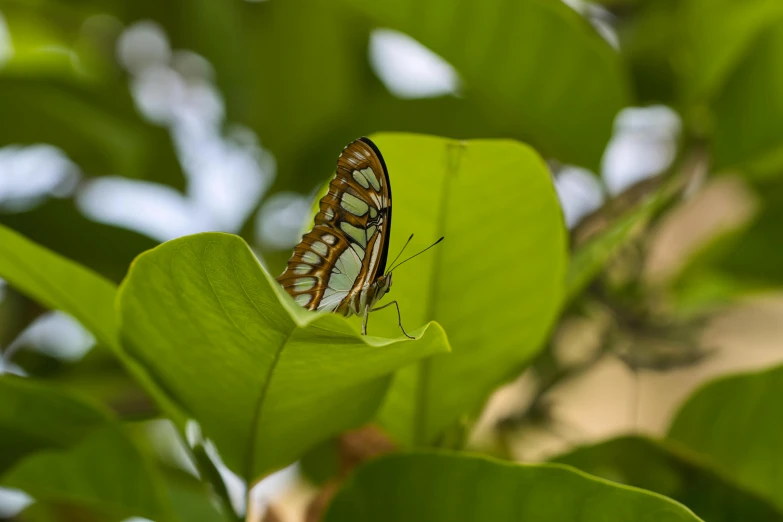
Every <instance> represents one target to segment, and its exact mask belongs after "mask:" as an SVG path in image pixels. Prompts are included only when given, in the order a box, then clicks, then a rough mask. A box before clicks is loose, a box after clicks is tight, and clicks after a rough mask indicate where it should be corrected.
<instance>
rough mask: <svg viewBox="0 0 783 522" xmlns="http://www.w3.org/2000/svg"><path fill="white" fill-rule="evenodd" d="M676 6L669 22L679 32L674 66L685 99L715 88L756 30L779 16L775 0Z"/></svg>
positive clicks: (781, 10) (709, 94)
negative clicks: (679, 76) (677, 26)
mask: <svg viewBox="0 0 783 522" xmlns="http://www.w3.org/2000/svg"><path fill="white" fill-rule="evenodd" d="M675 4H677V2H675ZM678 9H679V12H676V13H672V15H673V16H672V19H671V20H670V22H672V21H673V22H674V23H676V24H679V30H680V31H681V33H680V34H681V36H682V42H681V43H680V45H681V47H680V49H678V51H679V54H678V55H677V60H678V71H679V72H680V74H681V76H682V78H681V84H682V87H681V88H682V95H683V98H684V100H686V101H689V102H696V101H704V100H710V99H712V98H713V97H714V96H715V95H716V94H717V93H718V92H720V89H721V88H722V86H723V84H724V82H725V81H726V78H727V77H728V76H729V75H730V74H731V73H732V72H733V71H734V70H735V69H736V66H737V64H738V63H739V62H741V61H742V59H743V58H744V56H745V55H746V53H747V52H748V50H749V49H750V48H751V46H752V45H753V43H754V42H755V41H756V40H757V38H758V36H759V34H760V33H761V32H762V31H763V30H764V29H765V28H767V27H769V26H770V25H771V24H773V23H775V21H776V19H779V18H780V16H781V15H783V4H781V3H780V2H779V1H777V0H745V1H743V2H737V1H735V0H686V1H683V2H679V5H678Z"/></svg>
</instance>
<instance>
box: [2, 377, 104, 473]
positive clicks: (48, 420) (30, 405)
mask: <svg viewBox="0 0 783 522" xmlns="http://www.w3.org/2000/svg"><path fill="white" fill-rule="evenodd" d="M108 419H109V415H108V414H107V413H106V412H103V411H100V410H98V409H96V408H95V407H93V406H90V405H88V404H85V403H83V402H80V401H77V400H74V399H73V398H71V397H70V396H67V395H64V394H63V393H62V392H61V391H59V390H56V389H54V388H50V387H44V386H41V385H39V384H36V383H35V382H33V381H30V380H27V379H21V378H17V377H14V376H11V375H3V376H1V377H0V475H1V474H2V473H4V472H5V471H7V470H8V469H9V468H10V467H11V466H12V465H13V464H15V463H16V462H18V461H19V460H21V459H22V458H24V457H25V456H27V455H29V454H31V453H34V452H36V451H39V450H41V449H46V448H68V447H70V446H73V445H75V444H77V443H78V442H79V441H81V440H82V439H84V437H85V436H86V435H87V434H88V433H90V432H91V431H93V430H95V429H96V428H97V427H99V426H102V425H104V424H106V422H107V421H108Z"/></svg>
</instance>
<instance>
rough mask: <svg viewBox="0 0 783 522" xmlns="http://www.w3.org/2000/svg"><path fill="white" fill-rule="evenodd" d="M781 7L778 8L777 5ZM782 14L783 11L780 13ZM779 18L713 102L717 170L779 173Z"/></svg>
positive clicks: (782, 137) (782, 114) (782, 146)
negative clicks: (730, 169) (736, 169)
mask: <svg viewBox="0 0 783 522" xmlns="http://www.w3.org/2000/svg"><path fill="white" fill-rule="evenodd" d="M778 4H779V3H778ZM779 10H781V11H783V6H781V7H780V9H779ZM781 85H783V14H782V15H780V16H778V17H777V18H776V22H775V23H774V24H773V25H772V26H771V27H769V28H768V29H767V30H766V31H764V32H763V34H761V36H760V37H758V38H757V39H756V42H755V45H754V46H753V48H752V49H751V51H750V52H749V53H748V55H747V56H746V58H745V59H744V60H743V62H742V63H741V64H740V65H739V67H737V69H736V71H735V72H734V73H733V74H732V76H731V77H730V78H729V80H728V82H727V84H726V86H725V89H724V90H723V92H722V93H721V95H720V97H719V98H718V99H717V100H716V102H715V119H716V128H715V136H714V140H713V142H712V154H713V155H714V158H715V168H716V169H728V168H739V169H743V170H744V171H746V172H747V173H750V174H752V175H754V176H757V177H763V176H769V175H776V176H777V175H779V174H780V171H781V169H782V168H783V88H781Z"/></svg>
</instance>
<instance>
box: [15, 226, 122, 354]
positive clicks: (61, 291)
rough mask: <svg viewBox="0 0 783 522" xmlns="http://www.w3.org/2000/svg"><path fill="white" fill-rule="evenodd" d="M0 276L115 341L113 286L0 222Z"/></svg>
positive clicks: (106, 339) (100, 336)
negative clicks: (0, 224) (1, 224)
mask: <svg viewBox="0 0 783 522" xmlns="http://www.w3.org/2000/svg"><path fill="white" fill-rule="evenodd" d="M0 277H2V278H3V279H5V280H6V281H8V282H9V283H10V284H11V285H13V286H14V287H16V288H17V289H19V290H20V291H22V292H23V293H25V294H27V295H29V296H30V297H32V298H33V299H35V300H36V301H39V302H40V303H42V304H43V305H45V306H47V307H49V308H54V309H57V310H62V311H64V312H66V313H68V314H70V315H72V316H73V317H74V318H76V319H77V320H78V321H79V322H81V323H82V324H83V325H84V327H85V328H87V329H88V330H89V331H90V332H92V333H93V335H95V337H96V338H98V340H99V341H100V342H102V343H103V344H105V345H107V346H116V345H117V326H116V320H115V317H114V296H115V293H116V287H115V286H114V285H113V284H112V283H110V282H109V281H107V280H105V279H104V278H102V277H100V276H98V275H97V274H95V273H93V272H91V271H89V270H87V269H86V268H84V267H82V266H81V265H79V264H77V263H74V262H73V261H69V260H67V259H65V258H62V257H60V256H58V255H57V254H55V253H53V252H51V251H49V250H47V249H45V248H43V247H41V246H39V245H36V244H35V243H33V242H31V241H29V240H27V239H25V238H24V237H23V236H21V235H19V234H17V233H16V232H14V231H12V230H10V229H8V228H5V227H2V226H0Z"/></svg>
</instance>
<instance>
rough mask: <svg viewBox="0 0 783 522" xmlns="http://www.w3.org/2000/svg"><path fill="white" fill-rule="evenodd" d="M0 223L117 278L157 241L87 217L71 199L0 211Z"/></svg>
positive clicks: (123, 275) (110, 276) (119, 278)
mask: <svg viewBox="0 0 783 522" xmlns="http://www.w3.org/2000/svg"><path fill="white" fill-rule="evenodd" d="M0 223H1V224H3V225H6V226H7V227H10V228H12V229H14V230H16V231H17V232H19V233H20V234H22V235H24V236H26V237H28V238H29V239H31V240H32V241H35V242H36V243H38V244H40V245H41V246H44V247H46V248H49V249H51V250H54V251H55V252H57V253H58V254H60V255H62V256H65V257H67V258H69V259H72V260H74V261H76V262H78V263H81V264H82V265H84V266H86V267H88V268H90V269H92V270H94V271H96V272H98V273H99V274H101V275H103V276H104V277H107V278H108V279H110V280H112V281H115V282H119V281H121V280H122V278H123V277H125V274H126V273H127V271H128V265H130V263H131V261H133V258H135V257H136V256H137V255H139V254H141V253H142V252H144V251H145V250H149V249H150V248H152V247H154V246H155V245H156V244H157V243H156V241H154V240H152V239H150V238H148V237H146V236H142V235H141V234H139V233H136V232H132V231H130V230H124V229H121V228H117V227H113V226H110V225H104V224H101V223H96V222H95V221H92V220H90V219H88V218H87V217H85V216H84V215H83V214H82V213H81V212H80V211H79V209H78V208H77V207H76V204H75V203H74V201H73V200H72V199H50V200H48V201H46V202H44V203H43V204H41V205H39V206H37V207H35V208H34V209H32V210H28V211H26V212H21V213H12V214H5V213H0Z"/></svg>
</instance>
